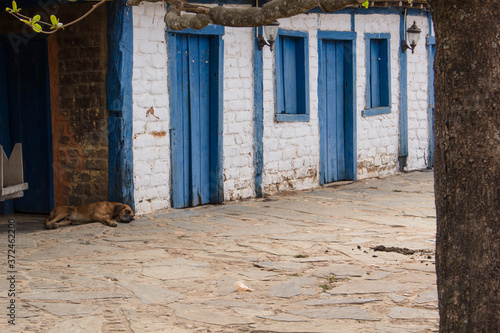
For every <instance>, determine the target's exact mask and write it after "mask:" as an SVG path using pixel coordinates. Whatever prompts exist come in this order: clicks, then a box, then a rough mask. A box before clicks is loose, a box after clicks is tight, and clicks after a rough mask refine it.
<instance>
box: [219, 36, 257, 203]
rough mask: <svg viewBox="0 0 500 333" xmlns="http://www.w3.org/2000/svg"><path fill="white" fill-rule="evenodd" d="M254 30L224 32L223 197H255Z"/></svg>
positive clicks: (226, 198) (229, 198) (228, 198)
mask: <svg viewBox="0 0 500 333" xmlns="http://www.w3.org/2000/svg"><path fill="white" fill-rule="evenodd" d="M253 34H254V29H250V28H230V27H226V28H225V34H224V37H223V39H224V45H225V47H224V84H223V86H224V111H223V112H224V117H223V119H224V120H223V121H224V139H223V143H224V151H223V156H224V157H223V158H224V160H223V168H224V177H223V178H224V200H225V201H228V200H236V199H241V198H249V197H252V196H255V186H254V166H253V159H254V158H253V132H254V96H253V95H254V84H253V81H254V76H253V53H254V48H253V38H254V35H253Z"/></svg>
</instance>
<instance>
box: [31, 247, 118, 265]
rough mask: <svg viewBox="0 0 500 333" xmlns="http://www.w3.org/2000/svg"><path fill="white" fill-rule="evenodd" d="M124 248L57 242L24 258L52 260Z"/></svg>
mask: <svg viewBox="0 0 500 333" xmlns="http://www.w3.org/2000/svg"><path fill="white" fill-rule="evenodd" d="M121 249H122V248H120V247H114V246H104V245H96V244H92V243H90V244H86V243H84V242H67V243H62V244H57V245H54V246H52V247H49V248H47V249H43V250H40V251H37V252H35V253H32V254H30V255H27V256H26V257H23V258H22V259H23V260H30V261H31V260H33V261H39V260H51V259H60V258H76V257H80V256H86V255H90V254H92V255H94V254H98V253H109V252H113V251H119V250H121Z"/></svg>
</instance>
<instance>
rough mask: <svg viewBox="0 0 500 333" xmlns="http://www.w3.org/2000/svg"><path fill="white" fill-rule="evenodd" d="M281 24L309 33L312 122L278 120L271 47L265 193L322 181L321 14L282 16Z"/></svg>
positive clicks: (266, 77)
mask: <svg viewBox="0 0 500 333" xmlns="http://www.w3.org/2000/svg"><path fill="white" fill-rule="evenodd" d="M279 22H280V28H282V29H287V30H299V31H305V32H308V33H309V99H310V109H309V112H310V120H309V121H308V122H302V121H299V122H276V121H275V113H276V110H275V103H276V101H275V87H274V82H275V81H274V80H275V75H274V53H271V52H270V49H269V48H268V47H265V48H264V53H263V63H264V65H263V79H264V135H263V141H264V142H263V149H264V154H263V155H264V169H263V175H262V186H263V189H264V192H265V193H275V192H277V191H286V190H292V189H304V188H311V187H315V186H318V184H319V173H318V172H319V125H318V95H317V93H316V90H317V86H318V42H317V26H318V16H317V15H305V14H304V15H299V16H297V17H294V18H292V19H282V20H279Z"/></svg>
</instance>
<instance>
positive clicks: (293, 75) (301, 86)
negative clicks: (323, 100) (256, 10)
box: [275, 29, 309, 121]
mask: <svg viewBox="0 0 500 333" xmlns="http://www.w3.org/2000/svg"><path fill="white" fill-rule="evenodd" d="M308 42H309V38H308V34H307V33H306V32H301V31H290V30H283V29H280V30H279V33H278V38H277V42H276V43H277V44H276V49H275V56H276V107H277V110H276V121H309V51H308V45H309V43H308Z"/></svg>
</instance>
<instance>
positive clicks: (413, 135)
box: [407, 16, 430, 170]
mask: <svg viewBox="0 0 500 333" xmlns="http://www.w3.org/2000/svg"><path fill="white" fill-rule="evenodd" d="M413 21H415V22H416V23H417V26H418V27H419V28H420V29H421V30H422V33H421V34H420V35H421V36H420V40H419V42H418V44H417V47H416V49H415V53H413V54H412V53H411V52H410V51H407V52H410V53H408V152H409V156H408V161H407V163H408V167H407V169H408V170H414V169H423V168H426V167H427V166H428V165H429V164H430V163H429V161H428V158H429V135H430V128H429V123H428V106H429V103H428V98H429V97H428V96H429V92H428V90H429V86H428V81H429V73H428V71H427V68H428V67H429V59H428V54H427V48H426V47H427V46H426V36H427V35H428V31H429V22H428V19H427V18H426V17H421V16H408V25H409V26H411V25H412V24H413Z"/></svg>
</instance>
